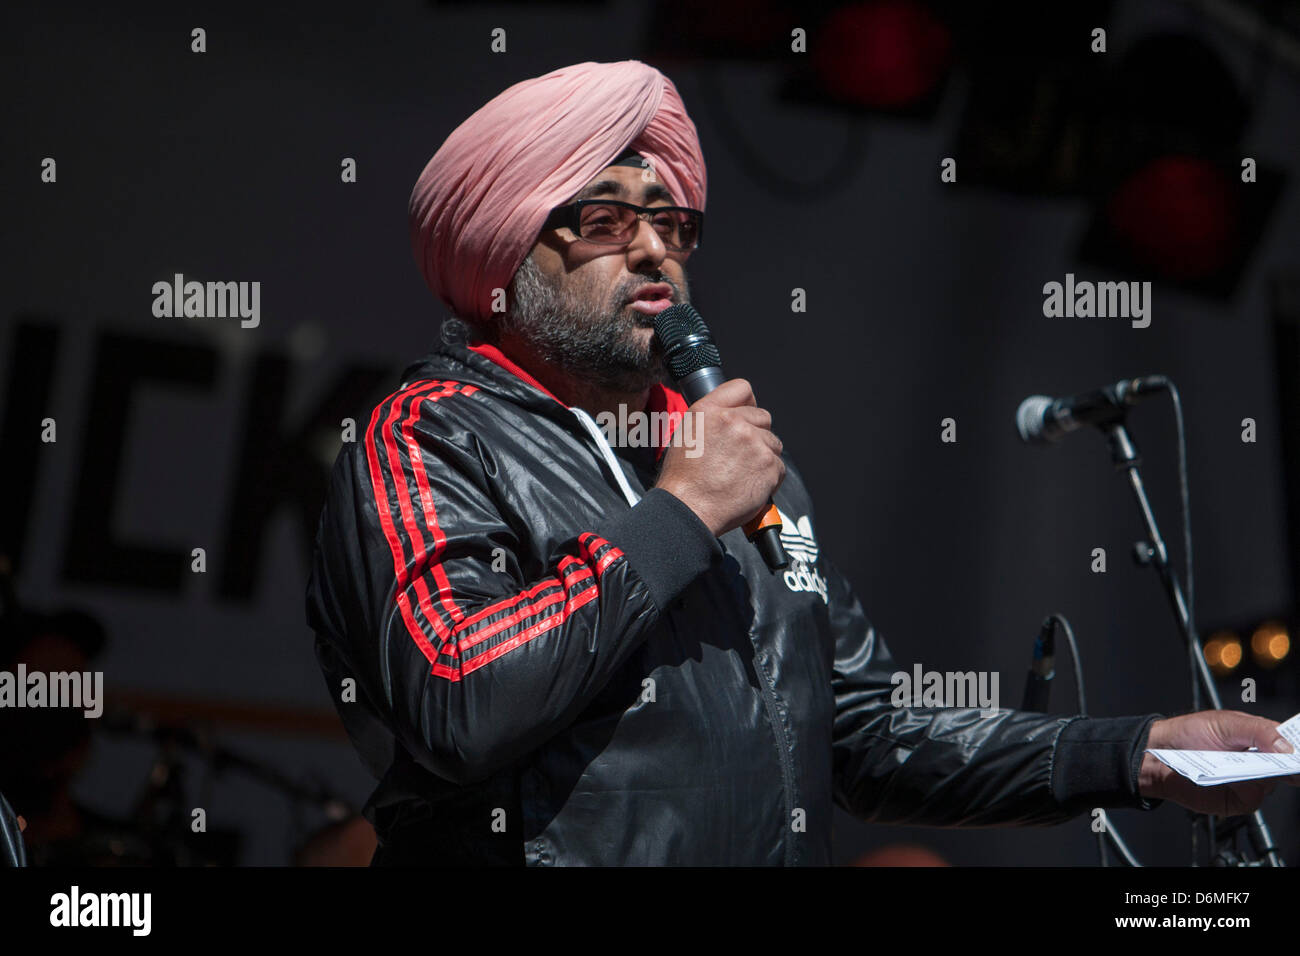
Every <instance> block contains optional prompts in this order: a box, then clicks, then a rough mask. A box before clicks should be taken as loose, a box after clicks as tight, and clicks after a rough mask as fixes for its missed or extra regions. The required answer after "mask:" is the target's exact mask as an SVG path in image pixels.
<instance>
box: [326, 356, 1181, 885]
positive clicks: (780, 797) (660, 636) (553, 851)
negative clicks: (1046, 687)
mask: <svg viewBox="0 0 1300 956" xmlns="http://www.w3.org/2000/svg"><path fill="white" fill-rule="evenodd" d="M652 406H653V407H654V410H663V409H667V410H673V409H680V408H682V407H684V403H683V402H682V400H681V397H680V396H679V395H677V394H676V393H675V392H671V391H669V390H667V389H656V391H655V393H654V397H653V400H652ZM655 466H656V450H655V449H652V448H641V449H636V448H632V449H620V451H619V454H618V455H617V456H616V455H615V454H614V453H613V451H612V450H611V449H610V447H609V445H608V444H607V443H606V442H605V440H604V437H603V436H602V434H601V430H600V429H599V428H598V427H597V426H596V423H595V422H593V421H592V420H591V419H590V417H588V416H586V415H585V413H579V412H576V411H574V410H571V409H569V408H567V407H565V406H564V405H563V404H562V403H560V402H559V401H558V400H556V399H555V398H553V397H552V396H550V395H549V394H548V393H547V392H545V390H544V389H543V388H542V387H541V386H540V385H539V384H538V383H536V382H535V381H534V380H532V379H531V377H530V376H528V375H527V373H525V372H523V371H522V370H521V369H518V368H517V367H515V366H513V363H510V362H509V360H508V359H507V358H505V356H503V355H502V354H501V353H500V352H499V351H497V350H495V349H493V348H492V347H490V346H476V347H475V348H474V349H469V348H466V347H465V346H463V345H447V346H441V347H440V348H439V350H438V351H436V352H435V353H433V354H432V355H429V356H427V357H426V358H425V359H424V360H422V361H421V362H419V363H417V364H416V365H414V366H412V367H411V368H410V369H408V370H407V372H406V374H405V376H404V379H403V385H402V387H401V388H400V389H399V390H398V391H396V392H395V393H394V394H393V395H391V396H389V397H388V398H387V399H385V400H384V401H383V402H382V403H381V404H380V405H379V407H378V408H376V409H375V411H374V414H373V416H372V417H371V419H370V423H369V425H368V427H367V428H366V429H365V432H364V434H362V435H360V436H359V437H358V440H357V441H356V442H355V443H352V444H349V445H346V446H345V447H344V450H343V451H342V452H341V453H340V455H339V458H338V461H337V462H336V464H335V468H334V473H333V477H332V480H331V485H330V492H329V497H328V500H327V503H326V506H325V509H324V512H323V515H322V518H321V524H320V529H319V533H318V538H317V548H316V554H315V558H314V561H313V566H312V573H311V580H310V583H309V585H308V593H307V611H308V619H309V622H310V624H311V626H312V628H313V629H314V631H315V632H316V635H317V640H316V650H317V657H318V660H319V662H320V665H321V667H322V668H323V670H324V672H325V676H326V679H327V682H328V685H329V690H330V694H331V696H332V697H333V698H334V700H335V701H336V703H337V705H338V708H339V712H340V714H341V716H342V719H343V722H344V724H345V725H346V727H347V729H348V732H349V734H350V735H351V737H352V739H353V741H354V743H355V744H356V746H357V748H358V749H359V751H360V753H361V755H362V758H363V759H364V760H365V762H366V763H367V765H368V766H369V768H370V769H371V770H372V772H373V773H374V774H375V776H376V777H377V778H378V779H379V781H380V782H379V786H378V788H377V789H376V790H375V792H374V794H373V795H372V797H371V799H370V801H369V802H368V803H367V805H366V810H365V812H366V816H367V817H368V818H369V819H370V820H371V822H372V823H374V825H375V827H376V830H377V831H378V833H379V836H380V841H381V845H380V849H379V851H378V853H377V854H376V860H375V862H376V863H427V864H467V863H470V864H474V863H503V864H505V863H509V864H530V865H562V864H827V863H829V862H830V859H831V817H832V807H833V805H834V804H838V805H839V806H841V807H843V808H844V809H846V810H847V811H849V812H850V813H852V814H854V815H855V816H857V817H859V818H861V819H863V820H869V821H878V822H882V823H907V824H929V825H936V826H999V825H1011V824H1029V825H1042V824H1052V823H1058V822H1061V821H1063V820H1066V819H1068V818H1070V817H1072V816H1074V815H1076V814H1079V813H1081V812H1083V811H1084V810H1087V809H1089V808H1092V807H1144V808H1149V807H1151V806H1153V805H1154V803H1152V802H1148V801H1144V800H1142V799H1141V798H1140V797H1139V795H1138V793H1137V770H1138V766H1139V763H1140V760H1141V754H1142V749H1143V747H1144V746H1145V742H1146V736H1147V732H1148V730H1149V726H1150V723H1151V721H1152V720H1153V719H1155V716H1156V715H1147V716H1145V717H1129V718H1107V719H1089V718H1080V717H1049V716H1045V715H1042V714H1031V713H1022V712H1017V711H1012V710H1000V711H998V712H997V713H996V714H995V715H994V716H990V717H982V716H981V714H980V712H979V710H977V709H954V708H907V707H895V706H894V705H893V704H892V703H891V696H892V694H893V692H894V690H895V685H894V684H893V683H891V680H890V676H891V674H893V673H895V672H898V671H901V670H904V669H905V668H904V667H903V666H901V665H899V664H896V663H895V661H894V660H893V658H892V657H891V655H890V652H889V650H888V648H887V647H886V645H885V642H884V640H883V639H882V637H881V636H880V634H878V633H877V632H876V631H875V630H874V629H873V628H872V626H871V624H870V623H869V622H868V620H867V618H866V616H865V615H864V613H863V610H862V607H861V606H860V605H859V603H858V601H857V599H856V598H855V597H854V595H853V592H852V590H851V589H850V587H849V584H848V582H847V581H846V580H845V579H844V577H843V576H842V575H841V574H840V573H839V572H838V571H837V570H836V569H835V567H834V566H833V565H832V564H831V563H830V562H829V561H828V560H827V558H826V556H825V555H824V554H821V553H819V548H818V545H817V544H816V538H815V531H816V523H815V518H814V517H813V507H812V501H811V500H810V498H809V496H808V492H807V491H806V490H805V488H804V486H803V483H802V481H801V480H800V477H799V474H798V473H797V471H795V469H794V468H793V467H790V468H788V471H787V476H786V479H785V482H784V484H783V485H782V487H781V488H780V489H779V491H778V492H777V494H776V495H775V499H774V500H775V502H776V504H777V506H778V508H779V509H780V510H781V512H782V513H783V515H784V516H785V517H786V519H787V521H788V523H789V525H790V526H792V527H787V532H789V534H790V535H791V536H790V537H788V538H787V542H788V544H789V545H790V549H789V550H790V551H791V554H792V556H793V558H794V559H795V562H794V566H793V568H792V569H791V571H790V572H788V573H785V574H782V573H779V572H778V573H776V574H772V573H770V572H769V571H768V570H767V568H766V567H765V566H764V565H763V563H762V561H761V559H760V558H759V556H758V554H757V552H756V551H755V549H754V548H753V547H752V546H751V545H750V544H749V543H748V542H746V541H745V539H744V536H743V533H742V532H740V531H739V530H737V531H732V532H729V533H728V534H725V535H723V537H722V538H721V539H715V538H714V537H713V536H712V535H711V534H710V532H709V531H708V529H707V528H706V527H705V525H704V524H703V523H702V522H701V521H700V520H699V519H698V518H697V517H696V516H695V514H694V513H693V512H691V511H690V510H689V509H688V508H687V507H686V506H685V505H684V504H682V503H681V502H680V501H679V500H678V499H677V498H675V497H673V496H672V495H670V494H668V493H667V492H664V491H662V490H658V489H653V490H650V491H646V489H647V488H652V486H653V484H654V470H655Z"/></svg>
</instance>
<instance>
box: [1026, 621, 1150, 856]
mask: <svg viewBox="0 0 1300 956" xmlns="http://www.w3.org/2000/svg"><path fill="white" fill-rule="evenodd" d="M1048 620H1049V621H1052V622H1053V623H1054V624H1055V625H1056V626H1057V627H1058V628H1060V629H1061V631H1062V633H1064V634H1065V643H1066V644H1068V645H1069V646H1070V661H1071V662H1072V663H1073V665H1074V692H1075V694H1076V695H1077V696H1078V698H1079V713H1080V714H1082V715H1083V716H1085V717H1086V716H1087V715H1088V695H1087V692H1086V690H1085V689H1084V686H1083V657H1082V655H1081V654H1080V653H1079V645H1078V644H1077V643H1075V640H1074V629H1073V628H1071V627H1070V622H1069V621H1067V620H1066V619H1065V615H1064V614H1053V615H1051V616H1050V617H1049V618H1048ZM1101 813H1102V825H1103V826H1105V828H1106V829H1105V830H1104V831H1103V832H1101V833H1098V834H1097V850H1098V852H1099V853H1100V854H1101V865H1102V866H1108V865H1109V862H1108V861H1107V858H1106V833H1110V836H1111V842H1113V843H1114V844H1115V849H1116V850H1118V851H1119V855H1120V856H1121V857H1122V858H1123V860H1124V862H1125V863H1127V864H1128V865H1129V866H1134V867H1140V866H1141V865H1142V864H1141V863H1139V862H1138V860H1137V857H1135V856H1134V855H1133V851H1131V850H1130V849H1129V848H1128V844H1126V843H1125V842H1124V838H1123V837H1121V836H1120V835H1119V831H1118V830H1117V829H1115V826H1114V824H1113V823H1111V820H1110V817H1109V816H1107V815H1106V811H1105V810H1102V811H1101Z"/></svg>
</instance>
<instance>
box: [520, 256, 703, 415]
mask: <svg viewBox="0 0 1300 956" xmlns="http://www.w3.org/2000/svg"><path fill="white" fill-rule="evenodd" d="M644 281H646V282H659V281H667V279H666V277H664V276H662V275H661V276H658V277H654V278H652V277H649V276H647V277H646V278H645V280H644ZM674 285H675V284H674ZM511 291H512V294H513V305H512V308H511V310H510V312H509V313H507V314H506V315H504V316H503V317H502V319H501V325H500V328H501V330H502V331H507V330H508V331H510V332H512V333H514V334H515V335H518V336H519V337H520V338H521V339H523V340H524V341H525V342H527V343H528V344H529V346H530V347H532V348H533V349H534V350H536V352H537V354H538V355H539V356H540V357H541V358H542V359H543V360H544V361H545V362H546V363H547V364H549V365H553V366H555V367H556V368H559V369H560V370H562V371H563V372H565V373H566V374H567V375H568V376H570V377H571V378H573V379H575V380H576V381H577V382H580V383H582V384H585V385H588V386H591V387H595V388H600V389H605V390H608V391H615V392H639V391H642V390H644V389H647V388H649V387H650V386H652V385H654V384H656V383H659V382H665V383H666V382H668V381H669V377H668V369H667V366H666V365H665V364H664V356H663V350H662V349H661V348H660V346H659V340H658V339H657V338H652V339H651V342H650V347H649V348H648V349H645V348H643V347H642V346H641V345H640V344H639V343H638V342H637V340H636V339H635V338H634V337H633V333H634V332H635V331H636V330H637V329H641V328H653V327H654V316H651V315H645V314H643V313H641V312H637V311H635V310H631V311H629V310H626V309H624V308H623V305H624V303H625V302H626V294H623V295H620V296H619V297H618V301H617V302H611V303H608V304H606V305H605V306H600V305H597V304H595V303H592V302H589V301H578V302H566V301H562V300H561V297H560V295H559V293H558V292H557V290H556V288H555V286H553V285H552V284H551V283H550V282H548V281H547V278H546V276H545V275H544V274H543V273H542V271H541V269H539V268H538V267H537V264H536V263H534V262H533V257H532V255H531V254H530V255H529V256H528V258H526V259H525V260H524V261H523V263H522V264H521V265H520V266H519V269H518V271H517V272H516V273H515V277H514V280H513V281H512V282H511ZM628 291H630V290H628ZM681 291H682V294H683V301H686V299H685V296H686V295H688V292H687V290H686V289H683V290H681Z"/></svg>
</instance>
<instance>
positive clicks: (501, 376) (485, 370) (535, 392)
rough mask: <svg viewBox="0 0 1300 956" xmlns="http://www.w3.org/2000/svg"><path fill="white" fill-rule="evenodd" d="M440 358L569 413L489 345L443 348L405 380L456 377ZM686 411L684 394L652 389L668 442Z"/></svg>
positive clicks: (650, 405) (653, 408)
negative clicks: (665, 419) (666, 419)
mask: <svg viewBox="0 0 1300 956" xmlns="http://www.w3.org/2000/svg"><path fill="white" fill-rule="evenodd" d="M438 355H445V356H447V357H449V358H451V359H453V360H455V361H457V362H458V363H459V364H461V365H463V366H465V367H466V368H467V369H473V370H475V371H477V372H479V373H480V375H479V376H471V377H474V378H476V379H478V381H477V382H476V383H475V384H480V385H482V384H491V385H493V386H495V389H496V390H498V391H503V392H505V393H507V394H508V395H509V397H511V398H512V399H515V400H517V401H520V402H521V404H524V405H527V406H529V407H532V408H535V409H537V410H538V411H543V412H552V413H553V412H554V411H555V410H556V409H557V408H562V409H565V410H566V411H567V410H568V406H567V405H565V404H564V403H563V402H561V401H560V400H559V399H558V398H556V397H555V396H554V395H552V394H551V392H550V391H548V390H547V388H546V387H545V386H544V385H542V383H541V382H539V381H538V380H537V379H536V378H535V377H534V376H533V375H531V374H530V373H529V372H528V371H527V370H526V369H524V368H523V367H522V366H520V365H519V364H518V363H517V362H515V361H514V360H513V359H511V358H510V356H508V355H506V354H505V353H504V352H502V351H501V349H500V348H498V347H497V346H495V345H491V344H488V343H479V344H476V345H465V344H460V343H452V344H444V345H442V346H441V347H439V348H438V349H437V350H436V351H435V352H434V354H433V355H431V356H428V357H426V358H425V359H423V360H422V361H420V362H418V363H417V364H415V365H413V366H412V367H411V368H409V369H407V371H406V373H405V374H404V375H403V380H404V381H405V380H409V379H410V378H411V377H412V376H413V375H416V376H421V377H422V376H424V375H426V374H427V373H428V372H430V371H433V372H434V373H435V374H436V375H439V376H442V375H448V374H451V375H455V374H456V372H455V371H453V370H450V369H438V368H437V366H438V365H440V364H442V363H440V362H438V361H437V359H436V356H438ZM686 409H687V405H686V399H685V398H683V397H682V395H681V393H679V392H676V391H674V390H673V389H671V388H668V387H666V386H664V385H659V384H655V385H653V386H651V388H650V395H649V397H648V398H647V400H646V407H645V411H646V412H647V413H650V414H653V413H655V412H667V413H669V414H670V415H672V418H671V419H670V420H669V431H668V436H667V437H668V438H670V439H671V437H672V434H673V432H675V431H676V429H677V426H678V424H679V422H680V415H679V414H674V413H681V412H685V411H686ZM665 447H666V446H658V447H656V448H655V457H656V458H659V457H661V456H662V455H663V452H664V448H665Z"/></svg>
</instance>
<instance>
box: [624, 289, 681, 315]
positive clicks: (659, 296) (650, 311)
mask: <svg viewBox="0 0 1300 956" xmlns="http://www.w3.org/2000/svg"><path fill="white" fill-rule="evenodd" d="M672 304H673V287H672V286H670V285H668V284H667V283H665V282H656V283H653V284H651V285H645V286H642V287H641V288H640V289H638V290H637V293H636V295H635V296H633V297H632V299H631V300H630V301H629V302H628V305H630V306H631V307H632V308H633V309H635V310H636V311H637V312H641V313H644V314H645V315H658V314H659V313H660V312H662V311H663V310H664V309H666V308H668V306H670V305H672Z"/></svg>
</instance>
